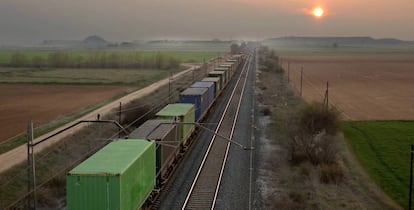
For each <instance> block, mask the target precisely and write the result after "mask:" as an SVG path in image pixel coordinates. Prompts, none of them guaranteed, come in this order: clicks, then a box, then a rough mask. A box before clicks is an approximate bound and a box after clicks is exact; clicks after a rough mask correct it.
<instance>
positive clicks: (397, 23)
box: [0, 0, 414, 44]
mask: <svg viewBox="0 0 414 210" xmlns="http://www.w3.org/2000/svg"><path fill="white" fill-rule="evenodd" d="M318 5H320V6H322V7H323V8H324V9H325V12H326V16H325V17H324V18H320V19H317V18H314V17H312V16H311V15H309V14H308V13H309V12H310V11H311V10H312V8H313V7H315V6H318ZM413 9H414V3H413V1H412V0H392V1H390V0H315V1H312V0H0V44H1V43H8V42H20V41H22V42H27V41H33V42H40V41H42V40H45V39H60V40H62V39H72V40H73V39H83V38H85V37H86V36H88V35H94V34H97V35H100V36H102V37H104V38H105V39H107V40H111V41H121V40H140V39H184V38H193V39H213V38H220V39H230V38H233V39H240V38H249V39H263V38H270V37H278V36H373V37H376V38H385V37H393V38H400V39H404V40H414V27H413V26H412V23H413V22H414V12H413V11H412V10H413Z"/></svg>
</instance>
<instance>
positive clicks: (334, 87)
mask: <svg viewBox="0 0 414 210" xmlns="http://www.w3.org/2000/svg"><path fill="white" fill-rule="evenodd" d="M282 61H283V63H282V65H283V66H284V67H285V69H287V63H288V61H289V63H290V80H291V81H293V83H291V85H292V86H293V87H294V88H296V90H298V91H299V90H300V69H301V66H303V72H304V73H303V89H302V90H303V91H302V93H303V96H304V98H305V99H306V100H307V101H321V102H322V100H323V98H324V94H325V89H326V82H327V81H329V101H330V103H331V104H334V105H335V106H336V107H337V108H339V109H340V110H341V111H342V112H343V116H344V118H345V119H351V120H414V109H413V108H412V106H413V104H414V91H413V90H414V83H413V81H414V56H407V55H402V56H324V57H320V56H308V57H298V56H296V57H283V58H282Z"/></svg>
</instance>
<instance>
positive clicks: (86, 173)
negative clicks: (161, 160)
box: [66, 139, 155, 210]
mask: <svg viewBox="0 0 414 210" xmlns="http://www.w3.org/2000/svg"><path fill="white" fill-rule="evenodd" d="M154 186H155V142H154V141H147V140H132V139H131V140H118V141H114V142H111V143H110V144H108V145H106V146H105V147H104V148H103V149H101V150H100V151H98V152H97V153H95V154H94V155H93V156H91V157H90V158H88V159H87V160H85V161H84V162H82V163H81V164H79V165H78V166H77V167H75V168H74V169H72V170H71V171H70V172H69V173H68V174H67V176H66V202H67V209H68V210H83V209H85V210H95V209H96V210H103V209H105V210H106V209H108V210H112V209H113V210H115V209H117V210H121V209H122V210H124V209H125V210H128V209H138V208H140V207H141V206H142V205H143V204H144V202H145V200H146V199H147V198H148V196H149V195H150V194H151V192H152V190H153V189H154Z"/></svg>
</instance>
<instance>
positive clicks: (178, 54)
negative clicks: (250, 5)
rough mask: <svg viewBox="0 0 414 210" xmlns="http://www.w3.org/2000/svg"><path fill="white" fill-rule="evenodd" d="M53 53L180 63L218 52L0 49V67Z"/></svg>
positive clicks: (200, 59) (200, 60) (208, 57)
mask: <svg viewBox="0 0 414 210" xmlns="http://www.w3.org/2000/svg"><path fill="white" fill-rule="evenodd" d="M53 52H64V53H67V54H69V55H70V56H71V57H77V56H81V57H83V58H87V57H92V56H99V55H102V54H111V53H115V54H117V55H119V56H121V57H140V58H141V59H145V58H151V57H155V56H156V55H157V54H158V53H161V54H162V55H163V56H165V57H173V58H176V59H178V60H179V61H180V62H203V60H206V61H207V60H209V59H210V58H213V57H217V56H218V54H219V52H213V51H209V52H203V51H133V50H83V51H80V50H79V51H78V50H60V51H57V50H41V49H39V50H36V49H25V48H21V49H0V65H6V64H8V63H10V59H11V57H12V56H13V54H15V53H22V54H24V55H25V56H26V58H27V59H28V60H31V59H32V58H33V57H34V56H40V57H42V58H44V59H47V57H48V55H49V54H50V53H53Z"/></svg>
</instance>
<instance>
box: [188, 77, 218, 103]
mask: <svg viewBox="0 0 414 210" xmlns="http://www.w3.org/2000/svg"><path fill="white" fill-rule="evenodd" d="M191 87H195V88H207V91H208V97H209V99H208V100H209V103H210V104H211V103H212V102H213V101H214V98H216V84H215V83H214V82H206V81H201V82H194V83H193V84H192V85H191Z"/></svg>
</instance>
